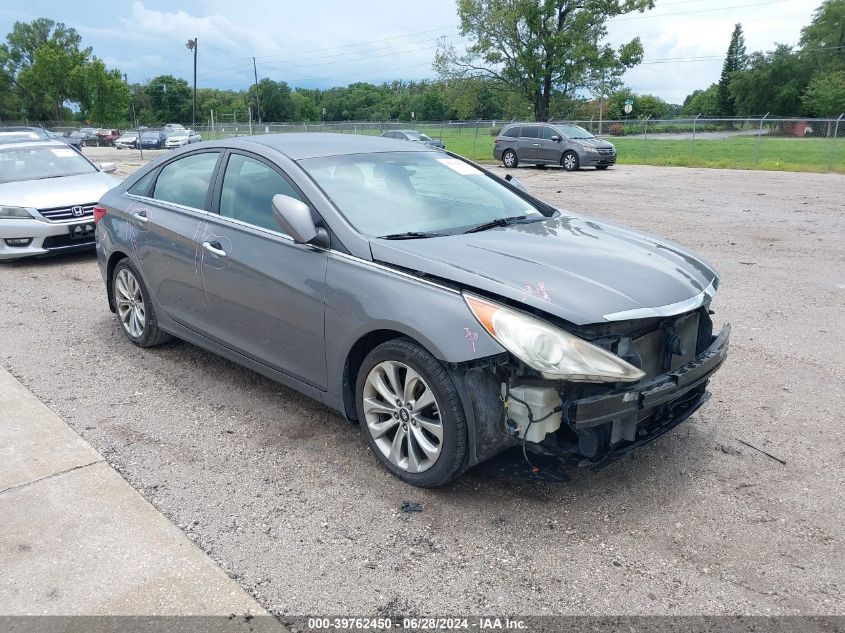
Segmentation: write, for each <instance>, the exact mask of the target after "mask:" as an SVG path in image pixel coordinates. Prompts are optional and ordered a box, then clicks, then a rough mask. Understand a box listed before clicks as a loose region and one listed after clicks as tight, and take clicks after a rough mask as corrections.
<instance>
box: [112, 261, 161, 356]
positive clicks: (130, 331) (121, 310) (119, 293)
mask: <svg viewBox="0 0 845 633" xmlns="http://www.w3.org/2000/svg"><path fill="white" fill-rule="evenodd" d="M112 296H113V297H114V305H115V308H116V311H117V320H118V322H119V323H120V329H121V330H123V333H124V334H125V335H126V338H128V339H129V340H130V341H132V343H133V344H135V345H137V346H138V347H155V346H156V345H161V344H162V343H166V342H167V341H169V340H171V339H172V338H173V337H172V336H171V335H170V334H168V333H167V332H163V331H162V330H160V329H159V328H158V319H157V318H156V313H155V308H153V304H152V301H150V293H149V292H148V291H147V286H146V285H144V280H143V279H142V278H141V274H140V273H139V272H138V269H137V268H135V266H134V265H133V264H132V262H131V261H129V260H128V259H122V260H120V261H119V262H118V263H117V266H115V268H114V272H113V273H112Z"/></svg>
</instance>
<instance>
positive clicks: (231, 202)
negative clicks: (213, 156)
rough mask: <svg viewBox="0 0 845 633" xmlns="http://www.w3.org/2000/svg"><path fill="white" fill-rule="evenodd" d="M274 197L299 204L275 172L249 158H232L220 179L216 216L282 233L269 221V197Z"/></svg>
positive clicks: (237, 155)
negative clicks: (221, 187)
mask: <svg viewBox="0 0 845 633" xmlns="http://www.w3.org/2000/svg"><path fill="white" fill-rule="evenodd" d="M277 193H281V194H284V195H286V196H290V197H291V198H296V199H297V200H301V197H300V196H299V194H298V193H297V192H296V191H295V190H294V188H293V187H292V186H291V185H290V184H289V183H288V181H287V180H285V179H284V178H283V177H282V176H281V175H280V174H279V172H277V171H276V170H275V169H273V168H272V167H270V166H268V165H266V164H264V163H262V162H261V161H258V160H255V159H253V158H247V157H246V156H242V155H240V154H232V155H231V156H230V157H229V164H228V165H227V166H226V175H225V176H224V177H223V190H222V192H221V194H220V215H222V216H224V217H227V218H232V219H233V220H240V221H241V222H247V223H248V224H252V225H254V226H258V227H261V228H263V229H269V230H271V231H275V232H277V233H282V229H281V227H279V224H278V223H277V222H276V219H275V218H274V217H273V196H275V195H276V194H277Z"/></svg>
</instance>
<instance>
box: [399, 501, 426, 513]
mask: <svg viewBox="0 0 845 633" xmlns="http://www.w3.org/2000/svg"><path fill="white" fill-rule="evenodd" d="M401 509H402V512H422V511H423V506H422V504H421V503H417V502H416V501H403V502H402V507H401Z"/></svg>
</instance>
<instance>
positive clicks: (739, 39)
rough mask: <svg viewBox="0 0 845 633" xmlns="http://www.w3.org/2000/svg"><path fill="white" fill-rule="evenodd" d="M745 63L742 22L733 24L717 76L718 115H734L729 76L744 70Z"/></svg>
mask: <svg viewBox="0 0 845 633" xmlns="http://www.w3.org/2000/svg"><path fill="white" fill-rule="evenodd" d="M745 64H746V56H745V36H744V35H743V34H742V24H737V25H735V26H734V32H733V34H732V35H731V43H730V45H729V46H728V54H727V56H726V57H725V63H724V64H722V75H721V77H719V89H718V98H719V115H720V116H736V103H735V101H734V97H733V95H732V94H731V91H730V83H731V78H732V77H733V75H734V73H736V72H738V71H741V70H744V69H745Z"/></svg>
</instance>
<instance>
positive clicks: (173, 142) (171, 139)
mask: <svg viewBox="0 0 845 633" xmlns="http://www.w3.org/2000/svg"><path fill="white" fill-rule="evenodd" d="M201 140H202V137H201V136H200V135H199V134H197V133H196V132H194V131H193V130H176V131H174V132H172V133H170V134H168V135H167V140H166V141H165V142H164V147H165V148H167V149H176V148H177V147H183V146H185V145H190V144H191V143H199V142H200V141H201Z"/></svg>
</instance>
